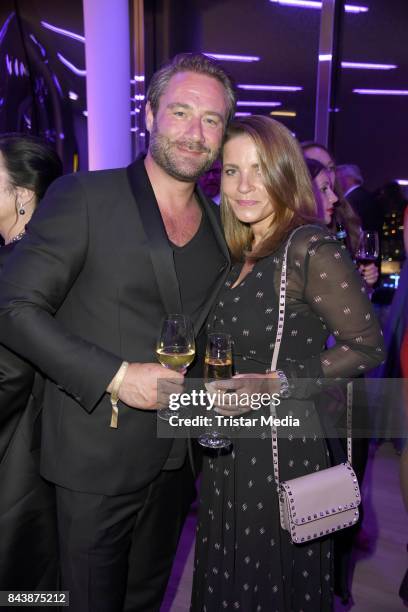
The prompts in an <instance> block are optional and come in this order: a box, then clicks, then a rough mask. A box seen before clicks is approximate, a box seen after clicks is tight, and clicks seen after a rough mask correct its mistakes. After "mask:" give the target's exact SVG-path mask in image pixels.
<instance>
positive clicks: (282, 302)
mask: <svg viewBox="0 0 408 612" xmlns="http://www.w3.org/2000/svg"><path fill="white" fill-rule="evenodd" d="M302 227H303V226H302V225H301V226H299V227H296V228H295V229H294V230H293V231H292V233H291V234H290V236H289V238H288V241H287V242H286V245H285V250H284V254H283V260H282V270H281V276H280V283H279V313H278V325H277V330H276V339H275V346H274V349H273V354H272V361H271V372H273V371H275V370H276V366H277V363H278V357H279V351H280V346H281V342H282V336H283V327H284V323H285V307H286V283H287V263H288V251H289V247H290V244H291V242H292V239H293V236H294V235H295V234H296V232H297V231H298V230H300V229H301V228H302ZM352 405H353V383H352V382H349V383H347V413H346V418H347V460H348V462H349V463H350V465H351V462H352V443H351V435H352V432H351V427H352ZM271 415H272V417H273V418H275V416H276V410H275V407H274V405H273V403H271ZM272 457H273V470H274V477H275V482H276V485H277V487H278V493H279V485H280V482H279V454H278V432H277V429H276V425H274V424H272Z"/></svg>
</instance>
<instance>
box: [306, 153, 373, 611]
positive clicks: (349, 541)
mask: <svg viewBox="0 0 408 612" xmlns="http://www.w3.org/2000/svg"><path fill="white" fill-rule="evenodd" d="M316 149H317V147H316ZM327 155H328V154H327V152H326V151H325V150H323V154H322V156H321V157H322V159H323V160H324V161H326V164H325V165H323V163H321V162H320V161H318V160H317V159H308V158H306V165H307V167H308V169H309V173H310V176H311V179H312V186H313V192H314V196H315V199H316V204H317V212H318V216H319V218H320V219H322V220H323V221H324V223H325V224H326V225H327V227H328V228H329V229H331V230H332V231H333V232H335V233H337V236H338V238H339V239H341V241H342V242H343V243H344V245H345V246H346V248H348V249H349V251H350V254H351V256H353V253H354V252H355V250H356V247H354V246H352V245H353V243H352V242H350V238H349V236H356V235H359V234H360V227H359V223H358V222H359V219H358V217H357V216H356V215H355V214H354V213H353V211H352V210H350V205H349V204H348V202H347V201H346V200H345V199H344V198H339V197H338V196H337V194H336V193H335V189H336V188H335V175H334V172H333V171H330V170H329V169H328V167H329V168H330V162H328V160H327ZM344 210H345V211H346V214H344ZM336 218H337V219H338V220H341V221H340V222H339V221H338V222H337V224H336V223H335V221H334V220H335V219H336ZM339 228H340V231H343V233H344V235H343V236H341V234H340V232H339V231H336V229H337V230H339ZM347 238H348V240H347ZM357 245H358V242H357ZM365 268H368V270H366V271H365V270H364V267H363V266H360V267H359V269H360V272H361V273H362V275H363V277H364V279H365V281H366V283H367V285H368V286H369V287H370V286H372V285H374V284H375V283H376V281H377V279H378V268H377V267H376V265H375V264H370V265H369V266H365ZM364 272H365V274H364ZM329 340H330V339H329ZM330 343H331V341H330V342H329V344H330ZM319 403H320V409H321V410H320V412H321V415H322V419H323V420H324V419H325V417H326V415H327V412H328V411H329V412H330V415H331V418H332V419H336V418H337V417H339V415H342V414H343V406H344V405H345V389H343V388H342V386H339V389H338V395H337V394H336V395H334V396H333V394H331V395H330V396H327V395H323V397H322V398H319ZM353 404H354V406H353V408H354V410H353V431H357V430H360V431H366V430H367V426H368V423H369V420H370V419H369V411H368V401H367V396H366V393H365V391H364V388H363V384H362V381H361V383H359V384H358V385H355V386H354V397H353ZM326 420H327V417H326ZM341 422H342V421H341ZM326 426H327V427H329V431H330V430H331V431H332V427H333V423H328V422H326ZM341 442H343V440H341ZM328 444H329V448H330V451H331V454H332V457H333V459H334V461H335V462H337V463H339V462H340V461H344V460H345V452H346V449H345V447H344V448H342V447H341V446H340V445H339V440H337V439H336V438H335V436H334V435H333V431H332V433H331V435H329V440H328ZM368 451H369V438H368V437H367V436H366V437H363V438H359V437H353V467H354V470H355V472H356V475H357V478H358V481H359V485H360V487H361V486H362V483H363V479H364V473H365V470H366V466H367V461H368ZM360 509H361V513H360V519H359V522H358V524H357V525H356V527H353V529H351V530H346V531H345V532H343V533H342V534H338V535H335V538H334V547H335V548H334V550H335V573H334V580H335V592H336V594H337V595H338V596H339V597H340V598H341V599H342V601H343V603H347V602H348V601H349V599H350V597H351V582H352V575H351V572H352V569H351V554H352V549H353V545H354V543H355V542H356V535H357V533H358V539H357V544H358V545H359V546H360V547H361V548H363V549H364V550H368V549H370V548H371V542H370V538H369V536H368V535H367V534H365V532H364V531H362V530H361V524H362V522H363V504H361V505H360Z"/></svg>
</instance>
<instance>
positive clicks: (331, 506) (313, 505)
mask: <svg viewBox="0 0 408 612" xmlns="http://www.w3.org/2000/svg"><path fill="white" fill-rule="evenodd" d="M281 487H282V489H283V490H284V491H285V493H286V495H285V497H286V499H287V502H288V512H289V513H290V515H291V518H292V520H293V522H294V523H295V525H302V524H304V523H309V522H312V521H316V520H319V519H321V518H323V517H325V516H330V515H332V514H338V513H339V512H345V511H347V510H351V509H352V508H357V507H358V505H359V504H360V501H361V496H360V489H359V486H358V482H357V478H356V475H355V473H354V471H353V468H352V467H351V465H350V464H349V463H348V462H346V463H341V464H340V465H335V466H333V467H331V468H327V469H323V470H320V471H318V472H313V473H312V474H307V475H306V476H300V477H298V478H293V479H292V480H286V481H284V482H281Z"/></svg>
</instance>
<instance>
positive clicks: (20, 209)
mask: <svg viewBox="0 0 408 612" xmlns="http://www.w3.org/2000/svg"><path fill="white" fill-rule="evenodd" d="M18 206H19V208H18V214H19V215H25V213H26V211H25V209H24V204H23V202H20V204H19V205H18Z"/></svg>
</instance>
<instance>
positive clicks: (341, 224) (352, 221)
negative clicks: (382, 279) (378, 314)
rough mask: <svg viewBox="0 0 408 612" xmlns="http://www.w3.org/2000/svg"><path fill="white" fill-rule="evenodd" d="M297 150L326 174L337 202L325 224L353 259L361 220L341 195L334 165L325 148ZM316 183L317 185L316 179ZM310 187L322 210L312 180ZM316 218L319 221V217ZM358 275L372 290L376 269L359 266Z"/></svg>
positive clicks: (307, 144) (312, 145) (314, 146)
mask: <svg viewBox="0 0 408 612" xmlns="http://www.w3.org/2000/svg"><path fill="white" fill-rule="evenodd" d="M301 146H302V150H303V154H304V156H305V158H306V160H316V161H317V162H320V163H321V164H322V166H323V168H321V169H320V171H321V170H323V169H324V170H325V171H326V172H327V180H328V181H329V182H330V190H331V191H332V192H333V194H334V195H335V197H336V198H337V200H336V203H335V206H334V207H333V214H331V218H330V221H328V222H326V225H327V227H328V228H329V229H330V230H331V232H333V233H335V234H336V235H337V237H338V239H340V240H341V241H342V242H343V243H344V244H345V245H346V247H347V248H348V250H349V252H350V254H351V256H352V257H354V255H355V253H356V251H357V249H358V246H359V242H360V235H361V220H360V218H359V216H358V215H357V213H356V212H355V211H354V209H353V207H352V206H351V205H350V203H349V202H348V201H347V200H346V198H345V197H344V195H343V191H342V189H341V186H340V184H339V182H338V180H337V176H336V164H335V161H334V159H333V158H332V156H331V154H330V153H329V151H328V150H327V149H326V147H324V146H323V145H321V144H319V143H317V142H304V143H302V144H301ZM318 170H319V168H318V166H316V167H315V169H314V170H313V174H314V175H315V176H317V175H318V174H319V172H320V171H319V172H318ZM309 171H311V168H309ZM316 173H317V174H316ZM321 176H322V177H323V176H324V175H323V174H322V175H321ZM312 178H313V176H312ZM317 180H318V181H319V180H320V179H317ZM313 185H314V190H315V197H316V199H317V204H318V206H319V205H320V206H323V204H319V201H320V199H321V196H320V194H322V193H323V192H322V191H321V190H319V187H318V185H317V183H316V181H315V180H313ZM320 216H321V218H323V217H322V215H320ZM359 271H360V273H361V274H362V276H363V278H364V280H365V282H366V283H367V285H368V286H369V287H373V286H374V285H375V284H376V282H377V281H378V277H379V268H378V266H377V265H376V264H374V263H370V264H368V265H365V266H362V265H361V266H359Z"/></svg>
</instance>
